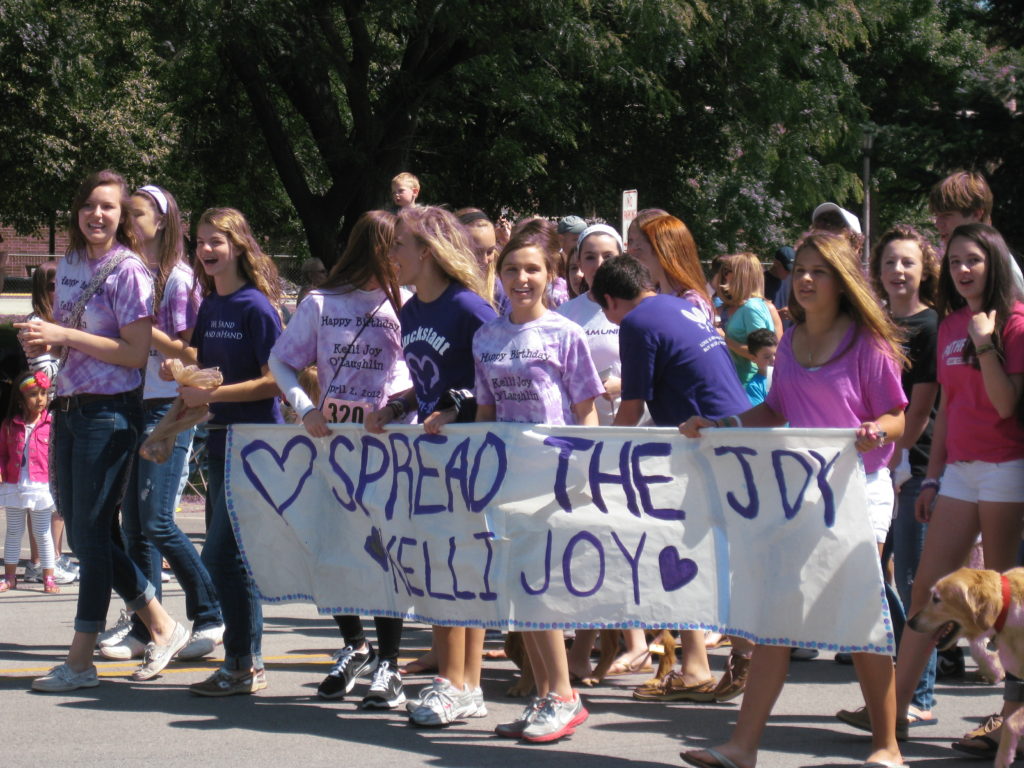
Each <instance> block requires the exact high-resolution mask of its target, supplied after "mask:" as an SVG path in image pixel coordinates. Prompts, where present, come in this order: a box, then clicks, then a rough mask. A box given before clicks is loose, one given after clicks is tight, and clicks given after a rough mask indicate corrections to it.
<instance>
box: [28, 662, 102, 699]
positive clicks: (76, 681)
mask: <svg viewBox="0 0 1024 768" xmlns="http://www.w3.org/2000/svg"><path fill="white" fill-rule="evenodd" d="M99 684H100V681H99V679H98V678H97V677H96V667H89V668H88V669H87V670H85V671H84V672H75V671H73V670H72V669H71V667H69V666H68V665H67V664H58V665H57V666H56V667H54V668H53V669H51V670H50V671H49V672H47V673H46V674H45V675H43V676H42V677H37V678H36V679H35V680H33V681H32V690H33V691H43V692H44V693H61V692H63V691H77V690H78V689H79V688H95V687H96V686H97V685H99Z"/></svg>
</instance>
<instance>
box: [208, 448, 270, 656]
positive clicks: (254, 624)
mask: <svg viewBox="0 0 1024 768" xmlns="http://www.w3.org/2000/svg"><path fill="white" fill-rule="evenodd" d="M224 463H225V461H224V457H223V456H210V457H209V474H208V476H207V499H208V501H209V506H210V511H211V514H210V525H209V528H208V529H207V531H206V544H205V545H204V546H203V555H202V560H203V564H204V565H205V566H206V570H207V571H209V573H210V576H211V577H212V578H213V584H214V586H215V587H216V588H217V597H218V598H219V599H220V607H221V612H222V613H223V615H224V669H227V670H231V671H239V670H249V669H261V668H262V667H263V657H262V652H263V606H262V605H261V604H260V601H259V598H258V597H257V596H256V584H255V582H253V580H252V577H251V576H250V575H249V573H248V572H247V571H246V569H245V563H244V562H243V560H242V556H241V554H240V553H239V550H238V542H237V540H236V539H235V532H234V528H233V526H232V525H231V518H230V517H229V516H228V506H227V497H226V494H225V490H226V489H225V487H224Z"/></svg>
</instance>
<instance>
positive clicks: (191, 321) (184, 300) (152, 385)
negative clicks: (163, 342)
mask: <svg viewBox="0 0 1024 768" xmlns="http://www.w3.org/2000/svg"><path fill="white" fill-rule="evenodd" d="M200 300H201V297H200V294H199V286H198V285H197V284H196V281H195V275H193V274H192V269H191V267H189V266H188V265H187V264H185V263H183V262H178V263H177V264H175V265H174V269H172V270H171V273H170V274H169V275H168V276H167V282H166V283H165V284H164V295H163V298H162V299H161V300H160V306H159V307H158V308H157V311H156V323H155V327H156V328H158V329H159V330H161V331H163V332H164V333H166V334H167V335H168V336H170V337H171V338H172V339H174V338H177V336H178V334H179V333H181V332H182V331H187V330H188V329H190V328H195V327H196V316H197V315H198V313H199V302H200ZM166 359H167V358H166V357H165V356H164V355H162V354H160V352H158V351H157V349H156V347H152V348H151V349H150V350H149V364H148V365H147V366H146V389H145V393H144V394H143V397H144V398H146V399H149V398H153V397H174V396H175V395H177V394H178V383H177V382H175V381H164V380H163V379H161V378H160V365H161V364H162V363H163V361H164V360H166Z"/></svg>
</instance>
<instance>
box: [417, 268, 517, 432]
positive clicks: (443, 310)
mask: <svg viewBox="0 0 1024 768" xmlns="http://www.w3.org/2000/svg"><path fill="white" fill-rule="evenodd" d="M495 317H497V314H495V312H494V310H493V309H492V308H491V305H490V304H488V303H487V302H486V301H484V300H483V299H482V298H480V297H479V296H477V295H476V294H475V293H473V292H472V291H471V290H469V289H468V288H466V287H464V286H463V285H461V284H460V283H455V282H453V283H451V284H450V285H449V286H448V287H447V288H446V289H445V290H444V293H442V294H441V295H440V296H438V297H437V298H436V299H434V300H433V301H431V302H425V301H420V299H419V297H418V296H413V297H412V298H411V299H409V301H407V302H406V303H405V305H404V306H403V307H402V311H401V313H400V315H399V320H400V321H401V323H402V348H403V349H404V350H405V362H406V364H407V365H408V366H409V374H410V375H411V376H412V381H413V386H414V387H415V389H416V400H417V402H418V410H419V416H420V421H421V422H422V421H423V420H424V419H426V418H427V416H429V415H430V414H431V413H433V412H434V411H435V410H436V406H437V401H438V400H440V399H441V395H443V394H444V393H445V392H447V391H448V390H449V389H472V388H473V381H474V373H473V334H474V333H476V329H477V328H479V327H480V326H481V325H483V324H484V323H487V322H490V321H491V320H493V319H494V318H495Z"/></svg>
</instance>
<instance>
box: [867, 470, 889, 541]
mask: <svg viewBox="0 0 1024 768" xmlns="http://www.w3.org/2000/svg"><path fill="white" fill-rule="evenodd" d="M867 491H868V519H869V520H870V521H871V530H873V531H874V532H875V541H876V542H878V543H879V544H884V543H885V538H886V536H888V535H889V526H890V525H892V518H893V513H894V512H895V510H896V493H895V491H893V488H892V477H890V475H889V469H888V468H887V467H882V468H881V469H879V470H877V471H875V472H872V473H871V474H870V475H868V476H867Z"/></svg>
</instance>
